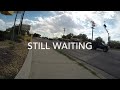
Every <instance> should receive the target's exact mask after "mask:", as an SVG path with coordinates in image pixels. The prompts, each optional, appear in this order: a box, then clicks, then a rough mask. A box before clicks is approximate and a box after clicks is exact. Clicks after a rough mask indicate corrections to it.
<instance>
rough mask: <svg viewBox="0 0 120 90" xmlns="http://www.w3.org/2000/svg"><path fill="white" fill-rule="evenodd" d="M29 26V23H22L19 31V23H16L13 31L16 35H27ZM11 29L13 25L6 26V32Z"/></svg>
mask: <svg viewBox="0 0 120 90" xmlns="http://www.w3.org/2000/svg"><path fill="white" fill-rule="evenodd" d="M30 27H31V26H30V25H27V24H23V25H22V27H21V31H19V25H16V26H15V30H14V33H15V34H16V35H18V34H19V33H20V34H21V35H25V34H27V35H29V31H30ZM13 29H14V27H11V28H8V29H6V32H11V31H13Z"/></svg>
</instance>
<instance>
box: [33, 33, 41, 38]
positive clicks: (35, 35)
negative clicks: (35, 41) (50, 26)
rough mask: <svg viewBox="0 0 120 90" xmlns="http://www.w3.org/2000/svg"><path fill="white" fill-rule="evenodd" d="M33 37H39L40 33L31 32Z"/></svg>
mask: <svg viewBox="0 0 120 90" xmlns="http://www.w3.org/2000/svg"><path fill="white" fill-rule="evenodd" d="M33 37H41V35H40V34H37V33H34V34H33Z"/></svg>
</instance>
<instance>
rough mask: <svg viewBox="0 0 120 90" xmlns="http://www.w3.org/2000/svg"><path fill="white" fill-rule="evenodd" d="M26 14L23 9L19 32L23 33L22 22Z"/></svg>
mask: <svg viewBox="0 0 120 90" xmlns="http://www.w3.org/2000/svg"><path fill="white" fill-rule="evenodd" d="M24 14H25V11H23V13H22V15H21V21H20V25H19V32H18V33H19V34H21V33H20V32H21V28H22V23H23V18H24Z"/></svg>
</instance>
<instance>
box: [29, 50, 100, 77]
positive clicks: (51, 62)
mask: <svg viewBox="0 0 120 90" xmlns="http://www.w3.org/2000/svg"><path fill="white" fill-rule="evenodd" d="M28 78H29V79H98V77H97V76H95V75H93V74H92V73H91V72H90V71H88V70H87V69H85V68H84V67H82V66H80V65H78V64H77V63H76V62H74V61H72V60H70V59H69V58H68V57H66V56H64V55H62V54H60V53H59V52H57V51H55V50H53V49H52V48H51V49H50V50H38V49H36V50H34V49H33V50H32V62H31V68H30V75H29V77H28Z"/></svg>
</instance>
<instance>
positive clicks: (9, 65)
mask: <svg viewBox="0 0 120 90" xmlns="http://www.w3.org/2000/svg"><path fill="white" fill-rule="evenodd" d="M27 54H28V49H27V44H25V43H23V42H22V43H16V42H11V41H9V40H7V41H0V79H14V78H15V76H16V75H17V73H18V72H19V71H20V69H21V67H22V65H23V63H24V61H25V59H26V56H27Z"/></svg>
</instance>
